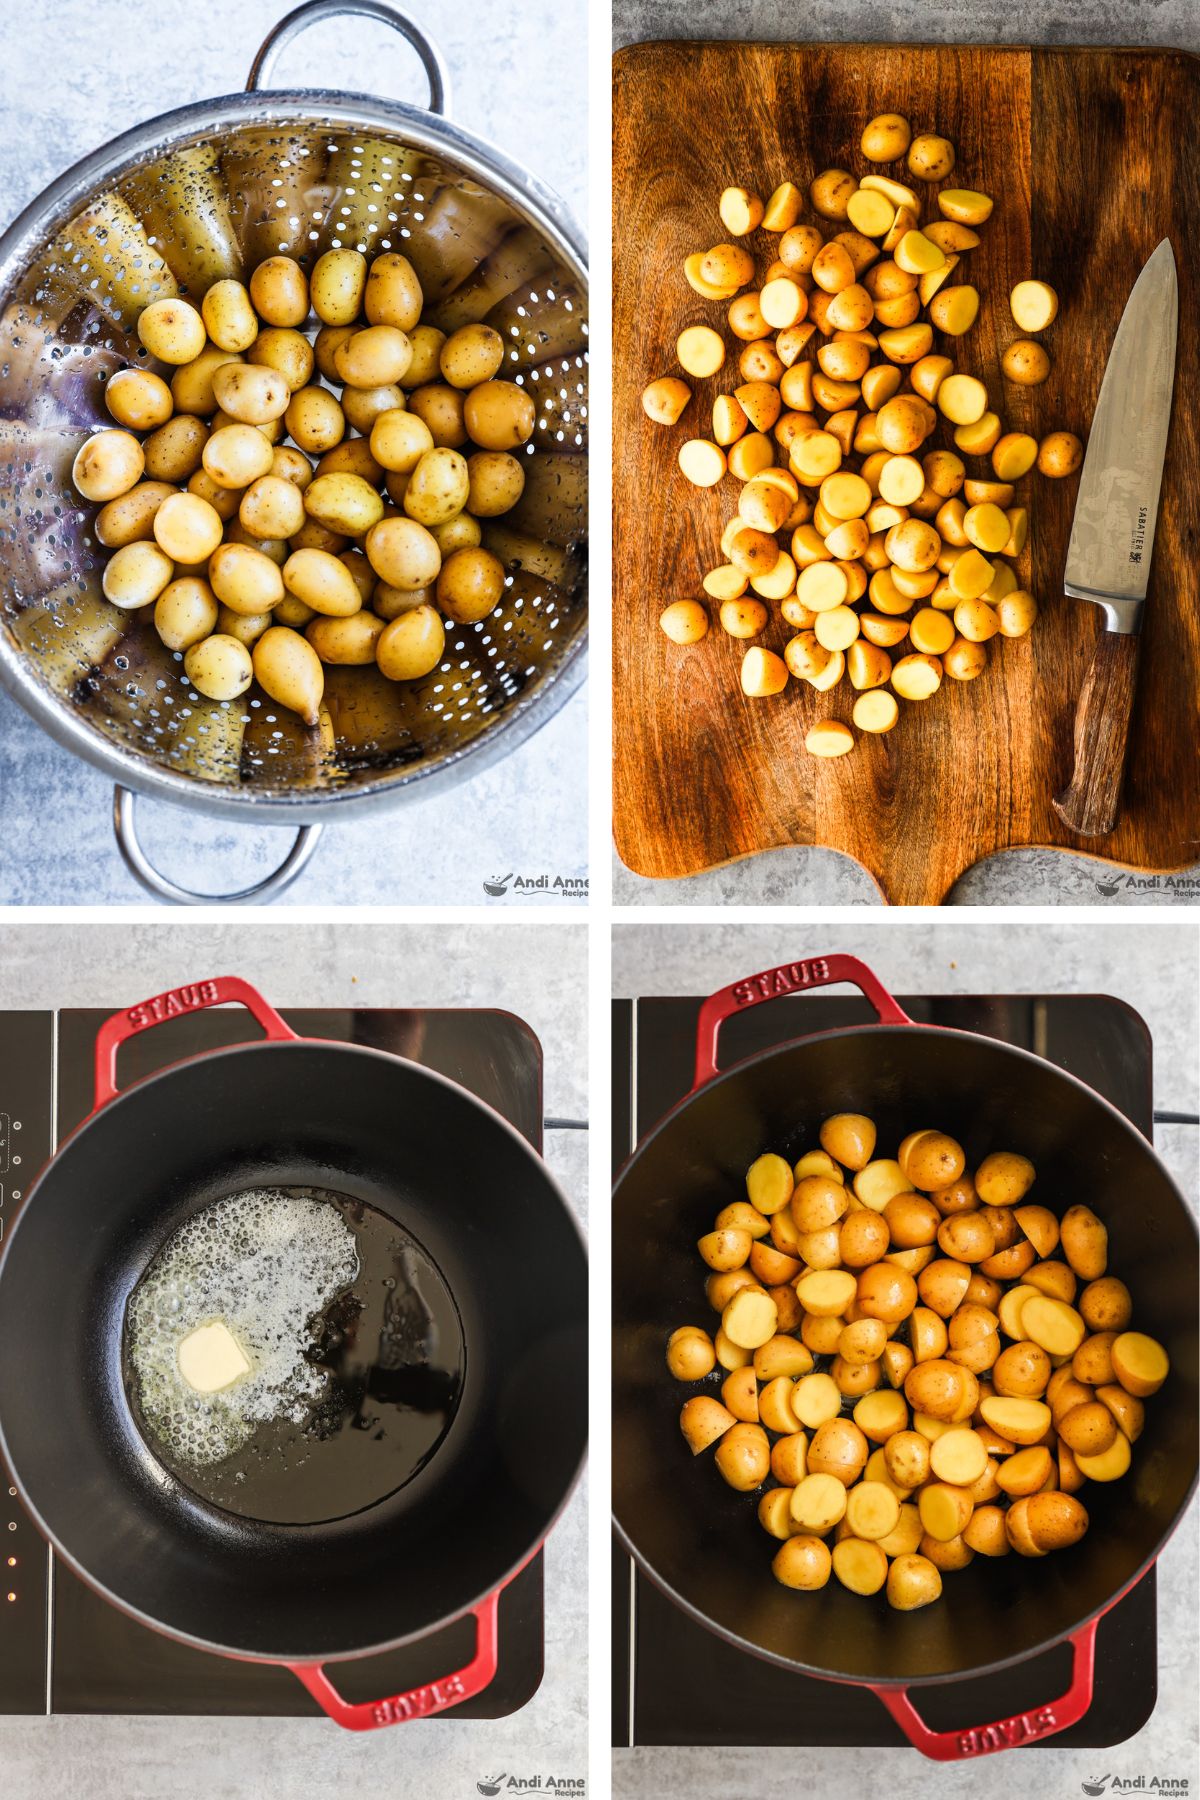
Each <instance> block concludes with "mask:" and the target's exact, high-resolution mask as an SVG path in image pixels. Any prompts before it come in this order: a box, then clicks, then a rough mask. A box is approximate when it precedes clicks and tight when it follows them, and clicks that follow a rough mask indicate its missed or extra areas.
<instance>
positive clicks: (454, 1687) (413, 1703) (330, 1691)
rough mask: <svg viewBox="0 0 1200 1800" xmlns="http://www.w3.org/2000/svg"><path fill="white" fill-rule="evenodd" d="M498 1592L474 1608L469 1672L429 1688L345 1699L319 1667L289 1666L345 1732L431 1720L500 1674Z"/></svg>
mask: <svg viewBox="0 0 1200 1800" xmlns="http://www.w3.org/2000/svg"><path fill="white" fill-rule="evenodd" d="M499 1604H500V1590H497V1592H496V1593H494V1594H489V1595H488V1597H487V1599H486V1600H484V1601H482V1602H481V1603H480V1605H478V1606H476V1607H474V1608H473V1609H472V1611H473V1613H474V1618H475V1654H474V1656H473V1657H472V1658H471V1660H470V1662H469V1663H468V1664H467V1665H466V1667H465V1668H463V1669H459V1670H458V1671H457V1673H456V1674H454V1675H443V1676H442V1678H441V1680H440V1681H433V1682H430V1684H429V1686H428V1687H417V1688H410V1689H409V1690H408V1692H407V1693H406V1694H392V1695H390V1696H389V1697H388V1698H387V1699H386V1700H358V1701H351V1700H343V1698H342V1696H341V1695H340V1694H339V1693H338V1691H337V1689H336V1688H335V1687H334V1685H333V1683H332V1681H330V1679H329V1677H328V1675H327V1674H326V1673H325V1669H324V1665H323V1664H321V1663H287V1664H285V1665H284V1666H285V1667H286V1668H288V1669H290V1670H291V1672H292V1674H293V1675H294V1676H295V1677H296V1679H297V1681H301V1682H303V1684H304V1686H305V1687H306V1688H307V1689H308V1691H309V1693H310V1694H311V1695H312V1697H313V1699H314V1700H315V1701H316V1703H317V1705H318V1706H319V1707H320V1708H321V1711H322V1712H324V1713H328V1715H329V1717H330V1718H331V1719H332V1720H333V1722H334V1724H335V1725H341V1726H343V1727H344V1728H345V1729H346V1730H347V1731H376V1730H378V1729H379V1727H380V1726H381V1725H403V1724H404V1723H405V1721H406V1720H408V1719H428V1718H431V1717H432V1716H433V1714H434V1713H440V1712H445V1711H446V1709H447V1707H451V1706H457V1705H458V1704H459V1703H460V1701H463V1700H470V1699H472V1698H473V1697H474V1696H475V1695H476V1694H481V1693H482V1692H483V1690H484V1688H485V1687H487V1685H488V1683H489V1682H490V1681H491V1680H492V1678H493V1676H494V1675H495V1673H496V1660H497V1653H496V1611H497V1608H498V1607H499Z"/></svg>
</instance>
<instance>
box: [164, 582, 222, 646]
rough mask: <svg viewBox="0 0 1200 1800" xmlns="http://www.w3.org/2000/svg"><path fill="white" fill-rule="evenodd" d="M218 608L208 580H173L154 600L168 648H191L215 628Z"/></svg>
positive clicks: (209, 634)
mask: <svg viewBox="0 0 1200 1800" xmlns="http://www.w3.org/2000/svg"><path fill="white" fill-rule="evenodd" d="M218 612H219V608H218V606H217V599H216V595H215V594H214V593H213V591H212V589H211V587H209V585H208V583H207V581H201V580H200V579H199V578H198V577H196V576H194V575H187V576H183V577H181V578H180V579H179V580H178V581H170V582H168V583H167V585H166V587H165V588H164V589H163V591H162V593H161V594H160V595H159V596H158V599H157V600H156V601H155V603H154V628H155V630H156V631H157V632H158V635H159V637H160V638H161V639H162V641H163V643H164V644H165V645H166V646H167V649H168V650H190V649H191V647H192V645H193V644H199V643H201V642H202V641H203V640H204V639H205V638H206V637H209V636H211V634H212V633H213V632H214V631H215V630H216V627H217V617H218Z"/></svg>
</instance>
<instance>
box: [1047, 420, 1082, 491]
mask: <svg viewBox="0 0 1200 1800" xmlns="http://www.w3.org/2000/svg"><path fill="white" fill-rule="evenodd" d="M1082 461H1083V445H1082V444H1081V443H1080V441H1079V439H1078V438H1077V437H1076V436H1075V433H1074V432H1073V431H1051V432H1050V433H1049V434H1048V435H1047V436H1046V437H1044V438H1043V439H1042V441H1041V443H1040V444H1039V445H1038V455H1037V466H1038V468H1039V470H1040V471H1041V473H1042V474H1043V475H1048V476H1050V477H1051V479H1052V480H1056V481H1059V480H1062V478H1063V477H1064V476H1066V475H1074V473H1075V471H1076V469H1078V467H1079V466H1080V464H1081V463H1082Z"/></svg>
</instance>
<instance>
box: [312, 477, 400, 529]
mask: <svg viewBox="0 0 1200 1800" xmlns="http://www.w3.org/2000/svg"><path fill="white" fill-rule="evenodd" d="M304 510H305V512H306V513H307V514H308V516H309V518H311V519H315V520H316V521H317V523H318V524H319V525H324V526H325V527H326V528H327V529H328V530H329V531H338V532H341V533H342V534H343V535H344V536H346V537H360V536H361V535H362V533H363V532H365V531H370V529H371V527H372V526H373V525H376V524H378V522H379V520H380V519H381V518H382V517H383V501H382V499H381V498H380V496H379V495H378V494H377V493H376V492H375V489H374V488H373V487H372V486H371V485H370V483H369V482H367V481H364V480H363V478H362V476H361V475H346V474H336V475H318V476H317V478H316V480H315V481H313V482H311V483H310V484H309V486H308V487H306V488H305V490H304Z"/></svg>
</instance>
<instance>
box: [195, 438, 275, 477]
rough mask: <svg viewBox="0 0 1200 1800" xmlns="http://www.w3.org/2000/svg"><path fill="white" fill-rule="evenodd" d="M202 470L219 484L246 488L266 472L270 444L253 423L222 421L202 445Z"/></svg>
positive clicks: (269, 465) (268, 467) (267, 470)
mask: <svg viewBox="0 0 1200 1800" xmlns="http://www.w3.org/2000/svg"><path fill="white" fill-rule="evenodd" d="M202 461H203V464H204V472H205V474H206V475H208V476H209V478H210V479H211V480H212V481H214V482H215V483H216V485H217V486H218V487H223V488H246V487H249V486H250V484H251V482H253V481H257V480H258V478H259V476H260V475H266V474H268V473H269V472H270V468H271V461H272V452H271V446H270V444H269V443H268V442H267V439H266V438H265V437H264V436H263V434H262V432H261V431H259V429H258V427H257V426H255V425H223V426H222V427H221V429H220V430H219V431H214V432H213V434H212V436H211V437H210V438H209V439H208V441H207V443H206V444H205V446H204V451H203V456H202Z"/></svg>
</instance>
